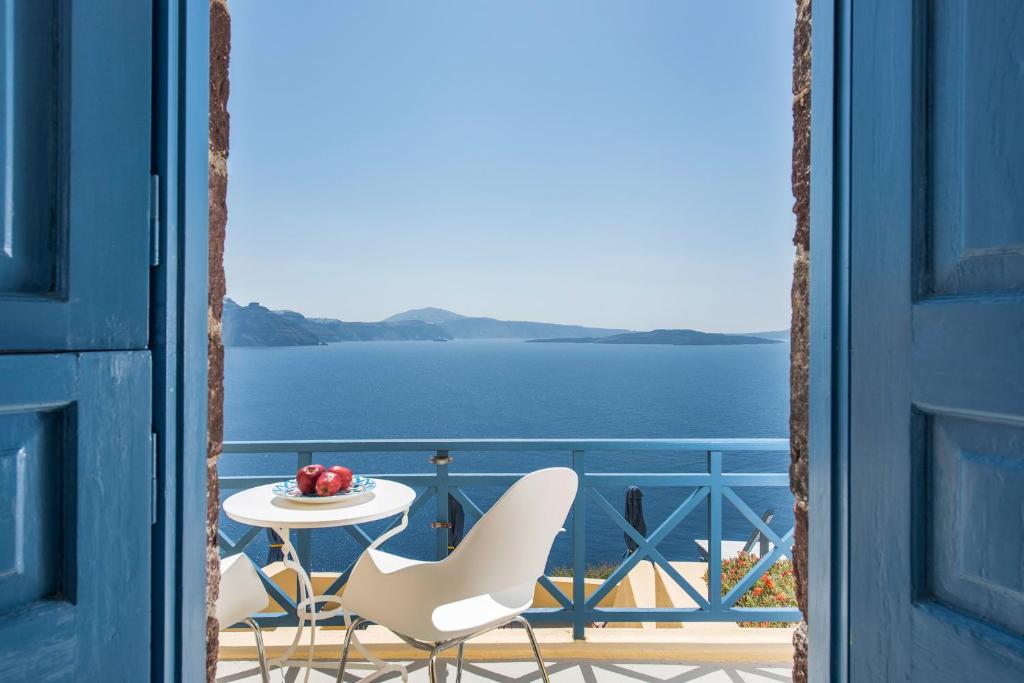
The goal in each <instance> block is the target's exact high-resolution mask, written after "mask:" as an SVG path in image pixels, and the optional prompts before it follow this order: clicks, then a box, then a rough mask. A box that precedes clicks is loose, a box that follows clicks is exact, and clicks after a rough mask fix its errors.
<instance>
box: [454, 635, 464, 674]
mask: <svg viewBox="0 0 1024 683" xmlns="http://www.w3.org/2000/svg"><path fill="white" fill-rule="evenodd" d="M465 654H466V641H462V642H461V643H459V663H458V665H457V666H456V668H455V683H462V658H463V656H464V655H465Z"/></svg>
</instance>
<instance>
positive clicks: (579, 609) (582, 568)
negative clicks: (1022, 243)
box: [572, 451, 587, 640]
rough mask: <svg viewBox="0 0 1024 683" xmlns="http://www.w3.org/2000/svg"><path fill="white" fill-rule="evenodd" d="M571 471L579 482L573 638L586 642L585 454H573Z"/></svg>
mask: <svg viewBox="0 0 1024 683" xmlns="http://www.w3.org/2000/svg"><path fill="white" fill-rule="evenodd" d="M572 469H573V470H574V471H575V472H576V476H577V478H578V479H579V487H578V488H577V489H576V498H575V499H574V500H573V502H572V637H573V639H575V640H585V639H586V627H587V613H586V603H587V590H586V588H587V583H586V579H587V535H586V521H587V517H586V508H587V490H586V479H585V478H584V476H585V474H586V468H585V467H584V464H583V451H573V452H572Z"/></svg>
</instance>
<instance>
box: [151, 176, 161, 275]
mask: <svg viewBox="0 0 1024 683" xmlns="http://www.w3.org/2000/svg"><path fill="white" fill-rule="evenodd" d="M149 265H151V266H153V267H156V266H159V265H160V176H158V175H156V174H155V173H154V174H152V175H150V176H149Z"/></svg>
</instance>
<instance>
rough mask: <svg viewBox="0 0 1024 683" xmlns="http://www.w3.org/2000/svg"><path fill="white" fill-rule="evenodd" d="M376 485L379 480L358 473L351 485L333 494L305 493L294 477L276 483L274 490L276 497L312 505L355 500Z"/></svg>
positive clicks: (366, 493)
mask: <svg viewBox="0 0 1024 683" xmlns="http://www.w3.org/2000/svg"><path fill="white" fill-rule="evenodd" d="M376 486H377V482H376V481H374V480H373V479H367V478H366V477H364V476H363V475H361V474H357V475H354V476H353V477H352V485H351V486H350V487H348V488H347V489H344V490H342V491H338V492H337V493H335V494H334V495H333V496H318V495H316V494H315V493H309V494H306V493H303V492H302V491H300V490H299V485H298V483H296V481H295V480H294V479H289V480H288V481H282V482H278V483H277V484H274V488H273V489H272V491H273V493H274V496H275V497H277V498H282V499H284V500H291V501H294V502H296V503H308V504H310V505H322V504H324V503H337V502H339V501H342V500H345V501H348V500H355V499H356V498H362V497H363V496H365V495H368V494H369V493H370V492H371V491H373V489H374V487H376Z"/></svg>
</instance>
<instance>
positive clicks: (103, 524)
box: [0, 351, 151, 681]
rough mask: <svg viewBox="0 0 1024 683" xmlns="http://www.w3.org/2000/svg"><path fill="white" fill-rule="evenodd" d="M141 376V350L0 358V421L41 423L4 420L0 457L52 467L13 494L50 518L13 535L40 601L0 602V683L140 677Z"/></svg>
mask: <svg viewBox="0 0 1024 683" xmlns="http://www.w3.org/2000/svg"><path fill="white" fill-rule="evenodd" d="M150 372H151V368H150V362H149V353H148V352H146V351H112V352H93V353H83V354H59V355H48V354H26V355H14V354H12V355H4V356H0V376H2V377H3V378H4V381H3V382H0V411H3V412H4V414H5V416H10V415H12V414H15V415H21V416H26V417H27V416H36V417H38V416H48V418H49V419H45V420H43V421H39V420H33V419H22V420H4V421H3V423H2V425H0V426H2V431H0V449H3V450H11V449H13V450H20V449H24V450H25V451H26V456H27V457H28V458H31V459H40V460H45V461H47V462H49V463H51V466H52V467H53V471H52V472H48V473H46V476H45V478H43V479H42V486H41V487H40V485H39V483H38V482H32V481H25V482H23V485H24V486H25V487H26V488H27V491H26V492H27V493H28V494H36V495H38V494H41V495H42V496H43V501H44V502H45V504H46V505H47V506H49V510H50V512H51V513H54V512H55V513H56V517H50V516H36V517H35V518H34V519H31V520H26V522H27V523H26V525H25V527H24V529H23V537H22V539H21V541H20V543H21V545H22V546H23V548H24V556H25V557H26V558H29V557H30V556H33V555H34V556H35V560H34V561H35V562H39V563H45V565H46V566H45V568H44V567H42V566H35V567H32V566H30V565H29V564H28V563H26V565H25V569H26V571H31V572H33V574H34V578H35V579H36V580H37V581H38V580H41V579H45V586H43V587H44V588H45V594H36V595H32V594H31V593H29V594H27V595H23V596H21V597H19V596H16V595H10V594H7V595H5V601H6V600H8V599H11V598H13V599H16V600H18V601H19V603H20V604H18V605H16V606H12V605H9V604H8V605H7V607H13V608H12V609H0V672H2V674H0V678H2V679H3V680H5V681H8V680H9V681H29V680H31V681H64V680H140V681H141V680H146V679H147V678H148V677H149V670H150V665H149V623H150V602H149V598H150V537H149V520H148V510H149V501H150V494H149V477H150V464H149V462H150V460H149V417H150V416H149V409H150V400H151V394H150V391H151V386H150ZM41 427H43V428H44V429H45V431H46V432H48V435H47V438H45V439H39V438H37V437H38V436H39V435H40V434H41V429H40V428H41ZM37 474H41V473H37ZM40 488H41V489H42V490H39V489H40ZM5 489H6V487H5ZM12 493H14V492H13V491H11V490H9V489H8V490H4V491H3V492H2V494H3V496H4V497H7V496H9V495H11V494H12ZM54 540H56V544H54ZM44 545H45V548H44V547H43V546H44ZM4 581H6V580H4ZM7 587H8V588H12V587H13V586H11V585H7ZM22 588H25V587H24V586H23V587H22ZM26 600H28V602H26Z"/></svg>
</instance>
